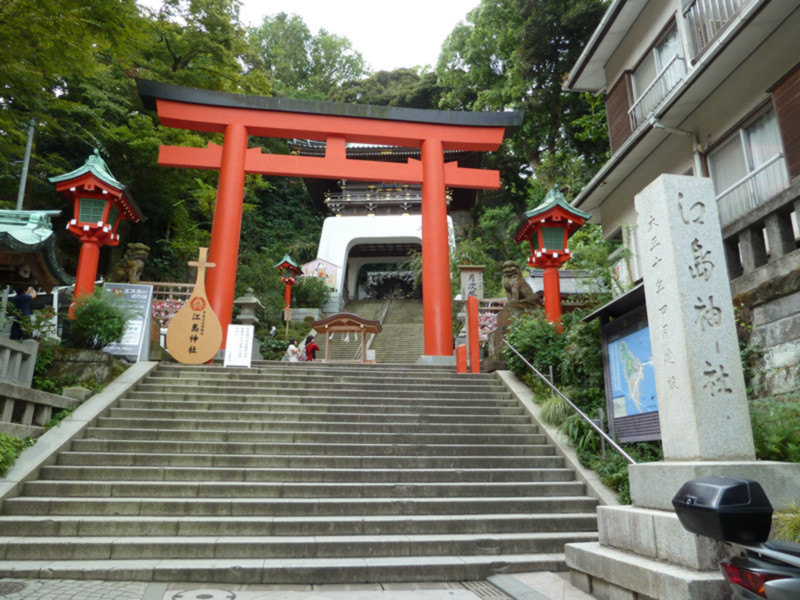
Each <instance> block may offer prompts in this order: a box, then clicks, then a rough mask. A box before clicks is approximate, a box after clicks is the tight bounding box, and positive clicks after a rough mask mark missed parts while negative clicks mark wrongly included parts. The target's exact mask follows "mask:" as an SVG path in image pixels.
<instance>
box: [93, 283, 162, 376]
mask: <svg viewBox="0 0 800 600" xmlns="http://www.w3.org/2000/svg"><path fill="white" fill-rule="evenodd" d="M103 289H104V290H105V291H106V292H108V293H110V294H113V295H114V296H118V297H119V298H121V300H122V302H123V303H124V305H125V308H126V309H127V310H128V313H129V315H128V322H127V323H126V324H125V333H124V334H123V335H122V339H121V340H120V341H119V342H118V343H115V344H109V345H108V346H106V347H105V348H103V350H104V351H105V352H108V353H109V354H114V355H116V356H124V357H125V358H127V359H128V360H130V361H132V362H137V361H140V360H147V359H148V358H149V356H150V321H151V319H152V316H153V286H152V285H134V284H131V283H105V284H103Z"/></svg>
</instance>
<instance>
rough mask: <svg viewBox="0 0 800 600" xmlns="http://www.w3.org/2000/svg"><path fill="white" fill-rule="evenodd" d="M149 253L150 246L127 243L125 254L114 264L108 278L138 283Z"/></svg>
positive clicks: (113, 280) (117, 281)
mask: <svg viewBox="0 0 800 600" xmlns="http://www.w3.org/2000/svg"><path fill="white" fill-rule="evenodd" d="M149 255H150V246H147V245H145V244H138V243H130V244H128V246H127V247H126V248H125V256H123V257H122V260H120V261H119V262H118V263H117V264H116V265H115V266H114V269H113V270H112V271H111V275H110V276H109V278H108V280H109V281H112V282H114V283H139V278H140V277H141V275H142V271H143V270H144V264H145V262H146V261H147V257H148V256H149Z"/></svg>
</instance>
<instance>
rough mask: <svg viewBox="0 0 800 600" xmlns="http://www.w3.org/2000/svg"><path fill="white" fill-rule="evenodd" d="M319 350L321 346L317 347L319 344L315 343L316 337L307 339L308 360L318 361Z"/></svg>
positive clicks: (310, 336)
mask: <svg viewBox="0 0 800 600" xmlns="http://www.w3.org/2000/svg"><path fill="white" fill-rule="evenodd" d="M317 350H319V346H317V342H315V341H314V336H313V335H309V336H308V337H307V338H306V360H308V361H313V360H316V358H317Z"/></svg>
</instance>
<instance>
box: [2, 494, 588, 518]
mask: <svg viewBox="0 0 800 600" xmlns="http://www.w3.org/2000/svg"><path fill="white" fill-rule="evenodd" d="M596 506H597V500H596V499H595V498H592V497H589V496H581V495H574V496H541V497H524V496H523V497H520V496H516V497H514V496H506V497H503V496H494V497H469V496H464V497H448V498H406V497H398V496H391V497H386V498H359V499H358V500H357V507H358V510H357V515H356V518H362V517H364V518H366V517H368V516H400V517H411V516H421V515H428V516H432V515H482V514H498V513H506V514H515V515H516V514H547V515H550V517H552V518H553V519H554V520H555V521H557V520H558V519H559V518H560V515H562V514H570V513H589V514H591V516H593V517H594V514H595V513H594V510H595V508H596ZM353 507H354V501H353V499H352V498H224V499H221V498H163V497H157V498H156V497H148V496H144V495H139V496H138V497H135V498H120V497H102V498H99V497H78V498H69V497H63V496H58V497H55V496H25V497H16V498H8V499H6V500H5V501H4V502H3V514H5V515H41V516H58V515H61V516H69V515H72V516H81V515H83V516H86V515H95V516H97V517H100V516H112V517H120V516H177V517H187V516H194V517H209V521H211V520H212V519H215V518H217V517H227V516H231V517H274V518H278V517H288V516H294V517H301V518H311V517H337V518H341V517H352V516H353V513H354V510H353ZM3 518H5V517H3ZM548 518H549V517H548ZM0 520H2V519H0Z"/></svg>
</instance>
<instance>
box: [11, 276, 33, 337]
mask: <svg viewBox="0 0 800 600" xmlns="http://www.w3.org/2000/svg"><path fill="white" fill-rule="evenodd" d="M15 291H16V293H17V295H16V296H14V297H13V298H11V302H12V303H13V304H14V306H15V307H16V308H17V311H18V313H17V314H16V315H15V316H14V322H13V323H12V324H11V339H12V340H24V339H26V338H27V337H28V335H26V334H25V332H24V331H23V330H22V321H23V320H28V319H30V317H31V315H32V314H33V310H31V302H32V301H33V299H34V298H36V290H35V289H33V286H31V287H29V288H28V289H27V290H26V289H25V288H24V287H21V286H20V287H18V288H17V289H16V290H15Z"/></svg>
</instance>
